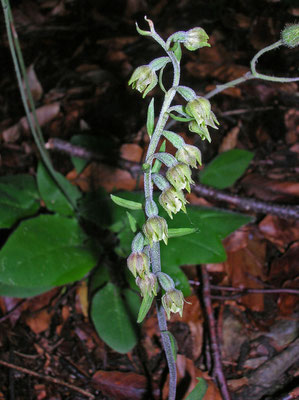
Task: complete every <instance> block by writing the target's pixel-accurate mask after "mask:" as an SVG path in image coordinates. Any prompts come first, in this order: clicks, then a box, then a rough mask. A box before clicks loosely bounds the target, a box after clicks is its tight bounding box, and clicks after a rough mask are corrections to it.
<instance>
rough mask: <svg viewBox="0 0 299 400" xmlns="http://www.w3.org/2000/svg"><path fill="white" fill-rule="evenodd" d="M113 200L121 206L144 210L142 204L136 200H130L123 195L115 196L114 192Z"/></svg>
mask: <svg viewBox="0 0 299 400" xmlns="http://www.w3.org/2000/svg"><path fill="white" fill-rule="evenodd" d="M110 197H111V200H112V201H113V202H114V203H115V204H117V205H118V206H120V207H125V208H128V209H129V210H142V204H141V203H137V202H136V201H130V200H126V199H123V198H122V197H118V196H115V195H113V194H111V195H110Z"/></svg>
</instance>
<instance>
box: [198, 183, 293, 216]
mask: <svg viewBox="0 0 299 400" xmlns="http://www.w3.org/2000/svg"><path fill="white" fill-rule="evenodd" d="M193 193H196V194H197V195H199V196H203V197H205V198H207V199H211V200H218V201H224V202H226V203H230V204H233V205H234V206H235V207H236V208H237V209H238V210H244V211H252V212H255V213H258V212H260V213H263V214H271V215H276V216H277V217H280V218H286V219H288V218H294V219H297V218H299V207H297V206H295V207H290V206H286V205H278V204H273V203H266V202H264V201H259V200H255V199H249V198H247V197H240V196H236V195H232V194H229V193H225V192H223V191H221V190H218V189H214V188H211V187H208V186H205V185H202V184H201V183H198V184H196V185H195V186H194V188H193Z"/></svg>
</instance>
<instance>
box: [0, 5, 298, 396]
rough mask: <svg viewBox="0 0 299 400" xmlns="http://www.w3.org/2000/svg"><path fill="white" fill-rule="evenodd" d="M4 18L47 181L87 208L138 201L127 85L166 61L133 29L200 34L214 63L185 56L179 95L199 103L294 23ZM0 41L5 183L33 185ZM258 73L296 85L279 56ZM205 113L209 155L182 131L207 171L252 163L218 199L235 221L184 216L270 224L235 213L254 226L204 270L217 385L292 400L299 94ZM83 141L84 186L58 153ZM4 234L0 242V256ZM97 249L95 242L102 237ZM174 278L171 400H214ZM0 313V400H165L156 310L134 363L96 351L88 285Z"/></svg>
mask: <svg viewBox="0 0 299 400" xmlns="http://www.w3.org/2000/svg"><path fill="white" fill-rule="evenodd" d="M11 3H12V7H13V8H12V11H13V15H14V19H15V27H16V30H17V32H18V35H19V40H20V42H21V45H22V51H23V56H24V59H25V63H26V66H27V67H28V72H29V77H30V87H31V91H32V94H33V96H34V99H35V102H36V106H37V109H38V119H39V122H40V124H41V126H42V128H43V133H44V135H45V140H46V142H47V146H48V147H49V148H50V149H51V150H50V151H51V156H52V158H53V162H54V165H55V168H56V169H57V170H58V171H60V172H61V173H62V174H63V175H64V176H66V177H67V178H68V179H69V180H70V181H71V182H72V183H73V184H75V185H77V186H78V187H79V188H80V189H81V190H82V191H83V192H90V191H91V190H94V189H95V188H98V187H103V188H104V189H105V190H106V191H107V192H108V193H110V192H112V191H113V190H116V189H117V190H129V191H133V190H135V189H136V187H137V186H138V184H137V183H136V174H134V166H135V165H136V166H137V167H138V168H139V166H140V164H141V163H142V157H143V156H144V147H145V146H146V144H147V143H146V139H145V136H144V133H145V121H146V110H147V107H146V105H147V104H148V102H149V100H148V98H146V99H145V100H142V98H141V96H140V94H139V93H137V92H136V93H135V92H134V91H133V90H132V89H131V88H130V87H128V84H127V82H128V79H129V77H130V75H131V74H132V72H133V70H134V69H135V68H136V67H138V66H140V65H144V64H147V63H148V62H149V61H151V60H152V59H153V58H155V57H157V56H159V55H160V53H161V52H160V49H159V48H158V46H157V45H156V44H155V43H154V42H152V41H150V40H148V39H147V38H146V37H142V36H140V35H138V33H137V32H136V29H135V21H138V24H139V26H140V27H141V28H143V29H146V26H145V22H144V19H143V17H144V15H147V16H148V17H149V18H150V19H152V20H153V21H154V23H155V27H156V30H157V32H159V33H160V34H161V36H162V37H165V38H166V37H168V36H169V35H170V34H172V33H173V32H175V31H178V30H188V29H190V28H192V27H195V26H201V27H203V28H204V29H205V30H206V31H207V33H208V34H209V36H210V40H209V42H210V43H211V45H212V46H211V48H204V49H202V50H200V51H196V52H192V53H190V52H189V53H187V52H186V53H185V52H184V54H183V63H182V82H183V84H185V85H187V86H190V87H192V88H193V89H194V90H195V91H196V92H197V93H199V94H201V95H203V94H205V93H207V92H208V91H210V90H212V89H213V88H214V87H215V85H216V83H225V82H227V81H230V80H233V79H236V78H238V77H240V76H242V75H243V74H244V73H246V72H247V71H249V65H250V60H251V59H252V57H253V56H254V55H255V54H256V53H257V52H258V51H259V50H260V49H262V48H263V47H265V46H267V45H269V44H271V43H273V42H275V41H277V40H279V37H280V31H281V30H282V29H283V28H284V26H285V25H286V24H287V23H292V22H295V21H296V19H297V20H298V16H299V8H298V7H297V8H296V6H295V3H296V2H295V1H292V0H288V1H282V0H281V1H279V0H268V1H266V0H254V1H245V0H239V1H237V0H236V1H227V0H215V1H212V2H207V1H204V0H199V1H192V0H178V1H173V2H169V1H166V0H126V1H125V0H117V1H113V2H112V1H111V2H107V1H105V0H102V1H95V0H94V1H93V0H86V1H84V2H81V1H79V0H47V1H42V0H38V1H33V0H19V1H11ZM1 20H2V21H4V20H3V19H2V18H1ZM0 40H1V42H0V48H1V64H0V71H1V74H0V116H1V117H0V146H1V156H0V157H1V158H0V171H1V172H0V174H1V176H5V175H8V174H18V173H29V174H31V175H35V174H36V168H37V160H38V159H39V155H38V151H37V149H36V146H35V144H34V141H33V138H32V136H31V133H30V130H29V128H28V125H27V124H26V122H25V120H24V119H22V118H23V117H24V109H23V106H22V103H21V99H20V95H19V91H18V86H17V83H16V79H15V73H14V68H13V64H12V61H11V55H10V51H9V46H8V41H7V36H6V31H5V25H4V22H2V24H1V37H0ZM258 70H259V71H261V72H263V73H266V74H269V75H276V76H289V77H292V76H295V75H296V74H298V50H297V49H288V48H286V47H283V48H280V49H279V50H275V51H274V52H272V53H268V54H267V55H265V56H264V57H263V58H261V60H260V62H259V64H258ZM166 84H167V75H166ZM154 94H155V96H156V97H157V102H158V103H159V101H160V100H161V98H162V95H161V93H159V90H158V89H155V91H154ZM148 97H149V96H148ZM158 103H157V104H158ZM211 103H212V108H213V111H214V112H215V114H216V115H217V118H218V120H219V122H220V128H219V130H218V131H213V132H212V133H211V134H212V142H211V143H207V142H206V141H204V142H201V141H200V140H199V138H198V137H196V138H195V136H196V135H189V134H186V133H184V132H183V126H182V125H180V124H179V123H178V124H177V125H176V130H177V131H179V132H181V133H182V134H183V135H184V137H185V139H186V141H188V143H191V144H194V145H197V146H200V149H201V152H202V159H203V166H204V165H206V164H208V163H209V162H210V161H211V160H212V159H213V158H214V157H215V156H217V155H218V154H220V153H222V152H224V151H228V150H231V149H234V148H239V149H244V150H248V151H251V152H253V153H254V158H253V160H252V161H251V163H250V166H249V168H248V169H247V170H246V172H245V174H244V175H243V176H242V177H241V178H240V179H239V180H238V181H237V183H236V184H235V185H234V186H233V187H231V188H230V189H228V190H226V193H227V194H233V195H235V196H236V197H237V199H238V201H237V203H236V205H234V204H232V203H231V202H228V201H226V200H223V199H221V198H219V197H218V195H219V191H218V190H215V192H213V193H212V195H210V196H205V194H204V192H201V191H200V185H198V187H197V189H196V190H195V193H193V194H191V195H190V196H189V197H188V200H189V202H190V203H191V204H194V205H197V204H198V205H205V206H209V207H220V208H223V209H229V210H236V211H239V212H241V211H240V210H241V208H240V207H241V206H242V199H243V198H246V197H247V198H248V197H250V198H251V199H254V200H256V204H260V203H263V204H264V205H266V206H268V207H269V208H268V209H267V210H268V211H267V212H265V211H263V210H262V211H261V210H260V209H259V208H256V209H255V208H254V206H253V208H252V209H251V210H250V211H242V212H246V213H248V214H250V215H251V216H253V220H252V222H251V223H250V224H248V225H246V226H244V227H242V228H240V229H238V230H237V231H235V232H234V233H232V234H231V235H230V236H229V237H227V238H226V239H225V240H224V246H225V249H226V251H227V260H226V261H225V262H223V263H218V264H206V265H204V266H203V268H204V269H205V271H207V272H208V274H209V277H210V283H211V291H212V292H211V300H212V305H213V312H214V315H215V316H216V317H217V318H216V328H217V334H218V337H219V341H220V344H221V356H222V368H223V371H224V376H225V378H226V381H227V384H228V388H229V390H230V392H231V394H232V398H234V399H238V400H242V399H244V400H245V399H247V400H248V399H254V400H258V399H264V400H267V399H268V400H269V399H277V400H278V399H295V398H299V390H298V387H299V385H298V375H299V371H298V366H299V363H298V354H299V342H298V340H299V339H298V315H299V314H298V313H299V309H298V293H299V280H298V270H299V262H298V259H299V222H298V219H297V220H296V219H295V218H294V215H295V214H296V213H297V215H298V208H297V207H298V206H297V204H298V199H299V183H298V170H299V141H298V138H299V129H298V127H299V124H298V122H299V110H298V83H296V82H291V83H273V82H266V81H261V80H251V81H250V82H247V83H244V84H242V85H239V86H237V87H234V88H230V89H227V90H226V91H224V92H222V93H220V94H218V95H217V96H215V97H213V99H211ZM180 129H181V131H180ZM184 129H185V128H184ZM83 133H84V134H88V135H92V136H95V137H97V138H100V140H101V145H100V146H99V148H94V149H93V152H90V153H89V157H90V158H91V159H90V160H89V162H88V163H87V165H86V166H85V168H84V169H83V171H82V172H81V173H80V174H78V173H77V172H76V169H75V168H74V165H73V163H72V161H71V157H70V155H72V154H71V152H72V149H70V148H69V147H68V146H67V143H68V142H70V140H71V138H72V137H74V136H75V135H79V134H80V135H81V134H83ZM57 139H59V140H60V141H58V140H57ZM73 143H74V144H75V142H73ZM76 144H79V143H76ZM61 146H62V147H63V149H64V150H63V151H62V150H61ZM138 168H137V169H138ZM240 203H241V206H240ZM275 205H279V206H281V205H285V206H287V207H286V209H287V210H291V211H290V214H288V211H287V212H286V214H285V215H284V216H283V217H282V215H280V214H279V213H276V212H275ZM288 207H289V208H288ZM292 212H293V214H292ZM10 233H11V230H8V229H7V230H1V238H0V242H1V245H3V244H4V243H5V241H6V239H7V238H8V236H9V234H10ZM95 234H96V235H99V242H101V240H102V237H101V235H107V232H106V231H103V232H101V231H99V232H95ZM113 244H114V242H113V240H112V241H111V247H110V248H107V249H105V251H106V255H105V257H106V258H109V257H110V255H111V254H112V255H111V257H112V259H113V260H116V261H117V260H118V256H116V255H115V254H114V252H113ZM120 262H122V265H125V264H124V260H122V261H120ZM183 269H184V271H185V272H186V273H187V276H188V278H189V282H190V285H191V287H192V294H191V296H190V297H189V298H188V299H187V300H188V301H190V302H191V303H192V307H188V306H187V305H186V307H185V311H184V315H183V317H182V318H180V317H179V316H177V314H176V315H175V316H173V317H172V319H171V321H170V323H169V329H170V331H171V332H172V333H173V335H174V336H175V338H176V340H177V343H178V359H177V367H178V376H179V385H178V395H177V399H178V400H179V399H183V398H185V397H186V395H187V393H189V392H190V390H191V389H192V388H193V387H194V385H195V384H196V377H203V378H204V379H205V380H206V381H207V383H208V390H207V393H206V395H205V397H204V400H212V399H215V400H217V399H221V394H220V391H219V388H218V387H217V382H216V379H214V378H213V371H212V367H211V365H212V363H211V359H210V353H209V345H208V343H209V331H208V329H207V315H206V312H205V311H206V310H205V309H204V308H205V307H204V305H203V304H202V302H201V295H200V292H201V286H202V285H201V274H200V267H199V266H192V267H188V269H187V268H184V267H183ZM219 286H225V287H226V288H227V289H226V290H224V289H219ZM234 288H235V289H234ZM273 289H278V290H274V291H273ZM281 289H282V290H281ZM287 289H293V292H292V291H288V290H287ZM238 290H239V292H238ZM240 291H241V292H240ZM296 293H297V294H296ZM0 313H1V314H0V399H7V400H21V399H26V400H29V399H38V400H42V399H47V400H54V399H55V400H60V399H73V400H74V399H86V398H90V399H103V400H105V399H107V400H110V399H112V400H113V399H115V400H119V399H130V400H139V399H167V392H168V389H167V367H166V363H165V360H164V355H163V352H162V349H161V343H160V336H159V333H158V328H157V322H156V317H155V312H154V310H153V311H152V312H151V313H150V315H149V317H148V318H147V319H146V321H145V323H144V324H143V327H142V337H141V340H140V341H139V344H138V345H137V346H135V348H134V349H133V350H132V351H130V352H129V353H127V354H119V353H117V352H115V351H113V350H112V349H110V348H109V347H108V346H107V345H106V344H105V343H104V342H103V341H102V340H101V339H100V338H99V336H98V335H97V333H96V330H95V328H94V326H93V324H92V323H91V321H90V318H89V298H88V296H87V286H86V281H84V280H81V281H80V282H77V283H75V284H73V285H69V286H66V287H65V288H64V289H63V290H62V289H61V288H56V289H53V290H51V291H50V292H47V293H45V294H42V295H39V296H36V297H33V298H29V299H19V298H12V297H6V296H2V297H1V298H0ZM216 372H217V371H216ZM214 373H215V370H214Z"/></svg>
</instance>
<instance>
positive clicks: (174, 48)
mask: <svg viewBox="0 0 299 400" xmlns="http://www.w3.org/2000/svg"><path fill="white" fill-rule="evenodd" d="M171 50H172V51H173V53H174V55H175V56H176V58H177V60H178V61H181V58H182V49H181V44H180V43H179V42H175V43H174V45H173V46H172V48H171Z"/></svg>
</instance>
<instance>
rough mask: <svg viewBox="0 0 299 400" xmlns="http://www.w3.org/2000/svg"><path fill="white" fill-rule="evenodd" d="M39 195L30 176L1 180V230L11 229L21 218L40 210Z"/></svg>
mask: <svg viewBox="0 0 299 400" xmlns="http://www.w3.org/2000/svg"><path fill="white" fill-rule="evenodd" d="M39 197H40V196H39V193H38V190H37V186H36V182H35V179H34V178H33V177H32V176H30V175H25V174H21V175H7V176H3V177H1V178H0V228H10V227H11V226H12V225H13V224H14V223H15V222H16V221H18V220H19V219H21V218H24V217H29V216H31V215H34V214H35V213H36V212H37V210H38V209H39Z"/></svg>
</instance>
